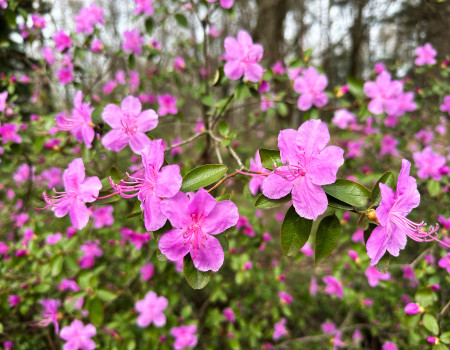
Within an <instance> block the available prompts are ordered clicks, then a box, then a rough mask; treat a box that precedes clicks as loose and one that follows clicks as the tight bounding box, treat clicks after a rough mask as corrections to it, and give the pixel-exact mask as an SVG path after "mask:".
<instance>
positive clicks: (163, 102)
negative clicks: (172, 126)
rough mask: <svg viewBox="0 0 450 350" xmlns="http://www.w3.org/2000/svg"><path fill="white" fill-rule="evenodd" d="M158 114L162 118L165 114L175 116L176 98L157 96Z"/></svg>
mask: <svg viewBox="0 0 450 350" xmlns="http://www.w3.org/2000/svg"><path fill="white" fill-rule="evenodd" d="M158 104H159V108H158V114H159V115H160V116H161V117H164V116H165V115H167V114H173V115H175V114H177V113H178V109H177V98H176V97H175V96H171V95H170V94H165V95H158Z"/></svg>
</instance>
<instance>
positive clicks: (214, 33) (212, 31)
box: [209, 25, 220, 38]
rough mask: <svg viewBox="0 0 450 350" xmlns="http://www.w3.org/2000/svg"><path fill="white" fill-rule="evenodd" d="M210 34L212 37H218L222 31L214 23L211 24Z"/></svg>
mask: <svg viewBox="0 0 450 350" xmlns="http://www.w3.org/2000/svg"><path fill="white" fill-rule="evenodd" d="M209 35H210V36H211V37H212V38H217V37H218V36H219V35H220V31H218V30H217V28H216V27H215V26H213V25H210V26H209Z"/></svg>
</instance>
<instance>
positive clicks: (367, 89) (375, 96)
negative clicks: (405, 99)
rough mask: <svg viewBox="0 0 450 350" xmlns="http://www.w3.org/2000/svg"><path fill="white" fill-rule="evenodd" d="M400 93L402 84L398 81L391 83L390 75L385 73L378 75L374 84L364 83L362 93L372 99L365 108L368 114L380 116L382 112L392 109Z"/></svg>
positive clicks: (370, 82)
mask: <svg viewBox="0 0 450 350" xmlns="http://www.w3.org/2000/svg"><path fill="white" fill-rule="evenodd" d="M402 91H403V84H402V83H401V82H400V81H398V80H393V81H391V75H390V74H389V73H388V72H385V71H384V72H382V73H380V75H378V77H377V79H376V81H375V82H373V81H367V82H365V83H364V93H365V94H366V95H367V96H368V97H370V98H371V99H372V100H371V101H370V102H369V105H368V107H367V108H368V110H369V112H371V113H374V114H381V113H383V110H385V111H387V110H388V109H391V108H392V109H393V108H394V107H392V104H393V103H395V102H393V101H395V99H396V98H397V97H398V96H399V95H400V94H401V93H402Z"/></svg>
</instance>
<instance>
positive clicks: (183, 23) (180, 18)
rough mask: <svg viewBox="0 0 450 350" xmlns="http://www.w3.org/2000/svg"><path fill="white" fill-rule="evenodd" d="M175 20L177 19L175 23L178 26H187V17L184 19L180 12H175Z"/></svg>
mask: <svg viewBox="0 0 450 350" xmlns="http://www.w3.org/2000/svg"><path fill="white" fill-rule="evenodd" d="M175 20H176V21H177V23H178V24H179V25H180V26H182V27H184V28H187V27H188V21H187V19H186V17H185V16H184V15H182V14H180V13H177V14H176V15H175Z"/></svg>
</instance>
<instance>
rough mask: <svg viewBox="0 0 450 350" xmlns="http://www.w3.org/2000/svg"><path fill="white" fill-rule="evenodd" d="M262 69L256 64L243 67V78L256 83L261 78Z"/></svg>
mask: <svg viewBox="0 0 450 350" xmlns="http://www.w3.org/2000/svg"><path fill="white" fill-rule="evenodd" d="M263 74H264V69H263V68H262V67H261V66H260V65H259V64H257V63H254V64H247V65H245V78H246V79H248V80H249V81H251V82H253V83H257V82H258V81H259V80H260V79H261V78H262V76H263Z"/></svg>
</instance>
